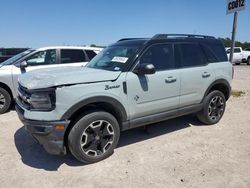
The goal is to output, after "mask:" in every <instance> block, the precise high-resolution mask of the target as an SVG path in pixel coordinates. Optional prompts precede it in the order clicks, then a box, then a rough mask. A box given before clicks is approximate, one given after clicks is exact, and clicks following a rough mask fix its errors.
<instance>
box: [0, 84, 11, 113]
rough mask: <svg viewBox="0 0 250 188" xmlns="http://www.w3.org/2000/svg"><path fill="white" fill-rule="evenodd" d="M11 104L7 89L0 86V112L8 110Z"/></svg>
mask: <svg viewBox="0 0 250 188" xmlns="http://www.w3.org/2000/svg"><path fill="white" fill-rule="evenodd" d="M10 104H11V96H10V94H9V92H8V91H6V90H5V89H4V88H1V87H0V114H3V113H5V112H7V110H9V108H10Z"/></svg>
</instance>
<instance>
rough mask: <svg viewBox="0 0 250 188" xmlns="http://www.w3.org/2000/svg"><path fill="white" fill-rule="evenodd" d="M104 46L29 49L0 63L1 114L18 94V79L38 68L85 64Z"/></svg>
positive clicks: (80, 65)
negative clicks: (21, 75)
mask: <svg viewBox="0 0 250 188" xmlns="http://www.w3.org/2000/svg"><path fill="white" fill-rule="evenodd" d="M101 50H102V48H94V47H73V46H56V47H45V48H39V49H36V50H27V51H25V52H22V53H20V54H18V55H16V56H14V57H12V58H10V59H8V60H6V61H4V62H3V63H1V64H0V114H2V113H5V112H6V111H7V110H8V109H9V108H10V105H11V103H12V101H14V99H15V98H16V96H17V79H18V76H19V75H20V74H22V73H25V72H29V71H32V70H36V69H44V68H52V67H65V66H76V67H77V66H78V67H82V66H85V65H86V64H87V63H88V62H89V61H90V60H91V59H92V58H93V57H94V56H95V55H96V54H98V53H99V52H100V51H101Z"/></svg>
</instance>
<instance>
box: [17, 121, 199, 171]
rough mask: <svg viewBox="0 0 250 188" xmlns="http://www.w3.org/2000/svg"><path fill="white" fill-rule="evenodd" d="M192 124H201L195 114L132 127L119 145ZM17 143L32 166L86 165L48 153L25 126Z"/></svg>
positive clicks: (71, 158) (52, 167)
mask: <svg viewBox="0 0 250 188" xmlns="http://www.w3.org/2000/svg"><path fill="white" fill-rule="evenodd" d="M190 125H194V126H199V125H201V124H200V122H199V121H197V120H196V118H195V117H193V116H185V117H182V118H177V119H173V120H169V121H164V122H161V123H157V124H152V125H148V126H147V127H146V128H145V127H140V128H137V129H131V130H128V131H125V132H122V133H121V136H120V141H119V144H118V147H123V146H127V145H130V144H134V143H137V142H141V141H146V140H147V139H151V138H154V137H157V136H161V135H163V134H167V133H170V132H173V131H178V130H181V129H184V128H188V127H190ZM14 140H15V145H16V148H17V150H18V152H19V153H20V155H21V159H22V162H23V163H24V164H26V165H28V166H30V167H33V168H37V169H44V170H47V171H56V170H57V169H58V168H59V167H60V166H61V165H62V164H67V165H69V166H84V164H82V163H80V162H78V161H77V160H76V159H75V158H74V157H73V156H72V155H70V154H68V155H65V156H54V155H50V154H48V153H46V151H45V150H44V149H43V147H42V146H41V145H39V144H38V143H37V142H36V141H35V140H34V139H33V138H32V137H31V136H30V135H29V134H28V133H27V132H26V130H25V128H24V127H22V128H20V129H18V130H17V131H16V133H15V135H14Z"/></svg>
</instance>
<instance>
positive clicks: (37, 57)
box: [26, 50, 56, 66]
mask: <svg viewBox="0 0 250 188" xmlns="http://www.w3.org/2000/svg"><path fill="white" fill-rule="evenodd" d="M26 62H27V64H28V65H30V66H36V65H50V64H56V50H46V51H40V52H37V53H35V54H33V55H31V56H30V57H29V58H27V59H26Z"/></svg>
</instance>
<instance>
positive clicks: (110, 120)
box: [68, 111, 120, 163]
mask: <svg viewBox="0 0 250 188" xmlns="http://www.w3.org/2000/svg"><path fill="white" fill-rule="evenodd" d="M119 137H120V129H119V124H118V122H117V120H116V119H115V117H114V116H113V115H111V114H109V113H107V112H104V111H95V112H92V113H89V114H87V115H85V116H83V117H82V118H80V119H79V120H78V121H77V122H76V123H75V125H74V126H73V128H72V129H71V131H70V133H69V136H68V143H69V144H68V146H69V150H70V151H71V153H72V154H73V155H74V156H75V157H76V158H77V159H78V160H79V161H81V162H84V163H94V162H98V161H100V160H103V159H105V158H107V157H109V156H110V155H112V153H113V151H114V148H115V147H116V146H117V143H118V140H119Z"/></svg>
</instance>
